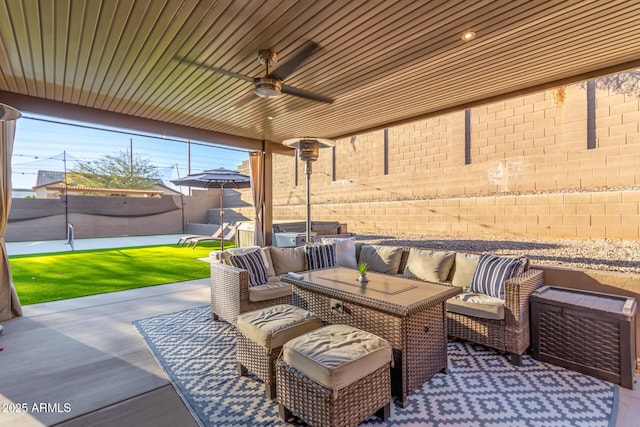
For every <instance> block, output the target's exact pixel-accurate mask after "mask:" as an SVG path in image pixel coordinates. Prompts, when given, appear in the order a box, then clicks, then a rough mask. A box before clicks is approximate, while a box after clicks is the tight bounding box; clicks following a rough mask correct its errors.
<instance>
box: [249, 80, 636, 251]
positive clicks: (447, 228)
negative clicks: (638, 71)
mask: <svg viewBox="0 0 640 427" xmlns="http://www.w3.org/2000/svg"><path fill="white" fill-rule="evenodd" d="M595 112H596V132H595V135H596V141H595V143H596V148H595V149H588V148H587V138H588V132H587V91H586V86H585V85H581V84H575V85H570V86H567V87H566V88H565V97H564V101H563V102H562V103H561V104H558V103H557V102H556V100H555V97H554V96H553V92H552V91H544V92H538V93H532V94H529V95H526V96H521V97H517V98H513V99H509V100H506V101H500V102H495V103H492V104H486V105H483V106H479V107H475V108H472V109H471V112H470V129H471V132H470V137H471V144H470V157H471V163H470V164H465V113H464V111H460V112H455V113H451V114H447V115H442V116H438V117H432V118H429V119H425V120H420V121H416V122H413V123H408V124H404V125H399V126H396V127H393V128H390V129H389V130H388V142H387V144H388V160H387V162H388V174H385V170H384V164H385V159H384V145H385V141H384V131H382V130H380V131H375V132H370V133H366V134H361V135H356V136H355V137H351V138H345V139H341V140H338V141H337V143H336V148H335V153H336V158H335V180H334V159H333V156H332V151H331V150H330V149H324V150H321V152H320V158H319V160H318V161H317V162H315V163H314V164H313V175H312V179H311V193H312V204H313V211H312V212H313V213H312V216H313V218H314V219H317V220H338V221H340V222H346V223H347V224H348V226H349V230H350V231H355V232H412V233H438V232H440V233H456V234H457V233H475V234H477V233H484V232H487V233H501V234H505V235H525V234H526V235H527V236H530V237H550V238H575V239H588V238H607V239H629V240H639V239H640V231H639V225H640V224H639V223H640V220H639V219H638V218H639V214H640V209H639V206H640V99H638V98H636V97H634V96H629V95H624V94H619V93H615V92H612V91H609V90H601V89H597V90H596V108H595ZM295 169H296V164H295V159H294V158H292V157H286V156H278V155H275V156H274V159H273V176H274V182H273V185H274V195H273V202H274V219H279V218H288V219H289V218H291V219H294V218H298V219H303V218H304V215H305V213H304V204H305V186H304V183H305V181H304V179H305V177H304V165H303V162H299V163H298V168H297V169H298V181H297V184H298V185H296V182H295ZM243 200H248V201H249V203H250V200H251V199H250V194H249V197H248V198H247V197H245V196H244V195H243Z"/></svg>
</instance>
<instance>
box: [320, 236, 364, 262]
mask: <svg viewBox="0 0 640 427" xmlns="http://www.w3.org/2000/svg"><path fill="white" fill-rule="evenodd" d="M322 243H323V244H325V245H330V244H332V243H333V244H335V245H336V256H337V258H338V266H339V267H346V268H357V267H358V261H357V260H356V241H355V240H353V239H340V238H329V237H325V238H323V239H322Z"/></svg>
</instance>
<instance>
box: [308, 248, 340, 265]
mask: <svg viewBox="0 0 640 427" xmlns="http://www.w3.org/2000/svg"><path fill="white" fill-rule="evenodd" d="M304 254H305V256H306V258H307V269H308V270H318V269H320V268H330V267H337V266H338V258H337V257H336V245H335V244H331V245H309V246H305V248H304Z"/></svg>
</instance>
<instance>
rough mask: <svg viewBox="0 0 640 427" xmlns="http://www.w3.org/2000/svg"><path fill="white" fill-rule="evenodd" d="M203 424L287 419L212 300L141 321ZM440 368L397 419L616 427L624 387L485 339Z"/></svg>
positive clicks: (464, 346)
mask: <svg viewBox="0 0 640 427" xmlns="http://www.w3.org/2000/svg"><path fill="white" fill-rule="evenodd" d="M133 323H134V324H135V326H136V327H137V328H138V330H139V331H140V333H141V334H142V336H143V337H144V339H145V340H146V342H147V344H148V346H149V348H150V349H151V351H152V353H153V355H154V357H155V358H156V360H157V361H158V363H159V364H160V366H161V367H162V369H163V370H164V372H165V373H166V374H167V376H168V377H169V378H170V379H171V382H172V384H173V386H174V387H175V389H176V391H177V392H178V394H179V395H180V396H181V397H182V399H183V400H184V401H185V403H186V404H187V407H188V408H189V409H190V411H191V413H192V414H193V415H194V417H195V418H196V420H197V421H198V422H199V423H200V425H202V426H206V427H209V426H216V427H217V426H267V425H268V426H287V425H290V424H286V423H283V422H282V421H281V420H280V418H279V417H278V405H277V403H275V402H272V401H269V400H267V398H266V397H265V394H264V387H263V385H262V383H261V382H260V381H259V380H257V379H256V378H255V377H252V376H249V377H240V376H239V375H238V374H237V372H236V357H235V333H234V332H233V329H232V328H231V327H230V325H229V324H227V323H225V322H212V321H211V311H210V308H209V306H204V307H198V308H194V309H190V310H185V311H180V312H177V313H171V314H165V315H161V316H156V317H150V318H148V319H142V320H137V321H135V322H133ZM448 351H449V353H448V354H449V368H450V372H449V374H446V375H445V374H436V375H435V376H434V377H433V378H432V379H431V380H429V381H428V382H427V383H425V384H424V385H423V386H422V387H421V388H420V389H418V390H416V392H415V393H413V394H412V395H411V396H410V397H409V401H410V405H409V407H407V408H406V409H402V408H400V407H398V406H396V405H393V404H392V405H391V417H390V419H389V420H388V421H387V422H386V423H381V422H380V421H379V420H378V419H377V418H375V417H373V418H371V419H369V420H367V421H365V423H364V424H365V425H369V424H371V425H388V426H456V427H457V426H474V427H483V426H603V427H605V426H614V425H615V419H616V414H617V407H618V402H617V395H618V386H616V385H614V384H611V383H608V382H605V381H601V380H598V379H595V378H592V377H589V376H586V375H583V374H579V373H577V372H573V371H569V370H566V369H563V368H559V367H556V366H553V365H549V364H545V363H541V362H538V361H536V360H533V359H531V358H530V357H528V356H525V357H523V361H522V364H523V366H521V367H515V366H512V365H511V364H509V362H508V360H507V359H506V357H504V356H502V355H500V354H497V353H495V352H494V351H492V350H489V349H486V348H484V347H482V346H476V345H471V344H468V343H462V342H449V349H448Z"/></svg>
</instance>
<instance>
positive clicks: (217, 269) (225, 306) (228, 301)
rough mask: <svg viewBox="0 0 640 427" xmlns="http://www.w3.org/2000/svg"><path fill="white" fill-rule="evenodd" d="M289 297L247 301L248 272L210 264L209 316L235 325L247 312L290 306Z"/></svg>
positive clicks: (220, 264)
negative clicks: (240, 316) (241, 315)
mask: <svg viewBox="0 0 640 427" xmlns="http://www.w3.org/2000/svg"><path fill="white" fill-rule="evenodd" d="M290 303H291V296H290V295H288V296H285V297H280V298H275V299H270V300H267V301H258V302H252V301H249V272H248V271H246V270H242V269H240V268H236V267H232V266H230V265H226V264H222V263H212V264H211V314H212V315H214V314H215V315H218V316H220V317H222V318H223V319H224V320H226V321H227V322H229V323H232V324H234V325H235V324H236V319H237V317H238V315H240V314H242V313H245V312H247V311H252V310H258V309H260V308H265V307H271V306H272V305H277V304H290Z"/></svg>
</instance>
